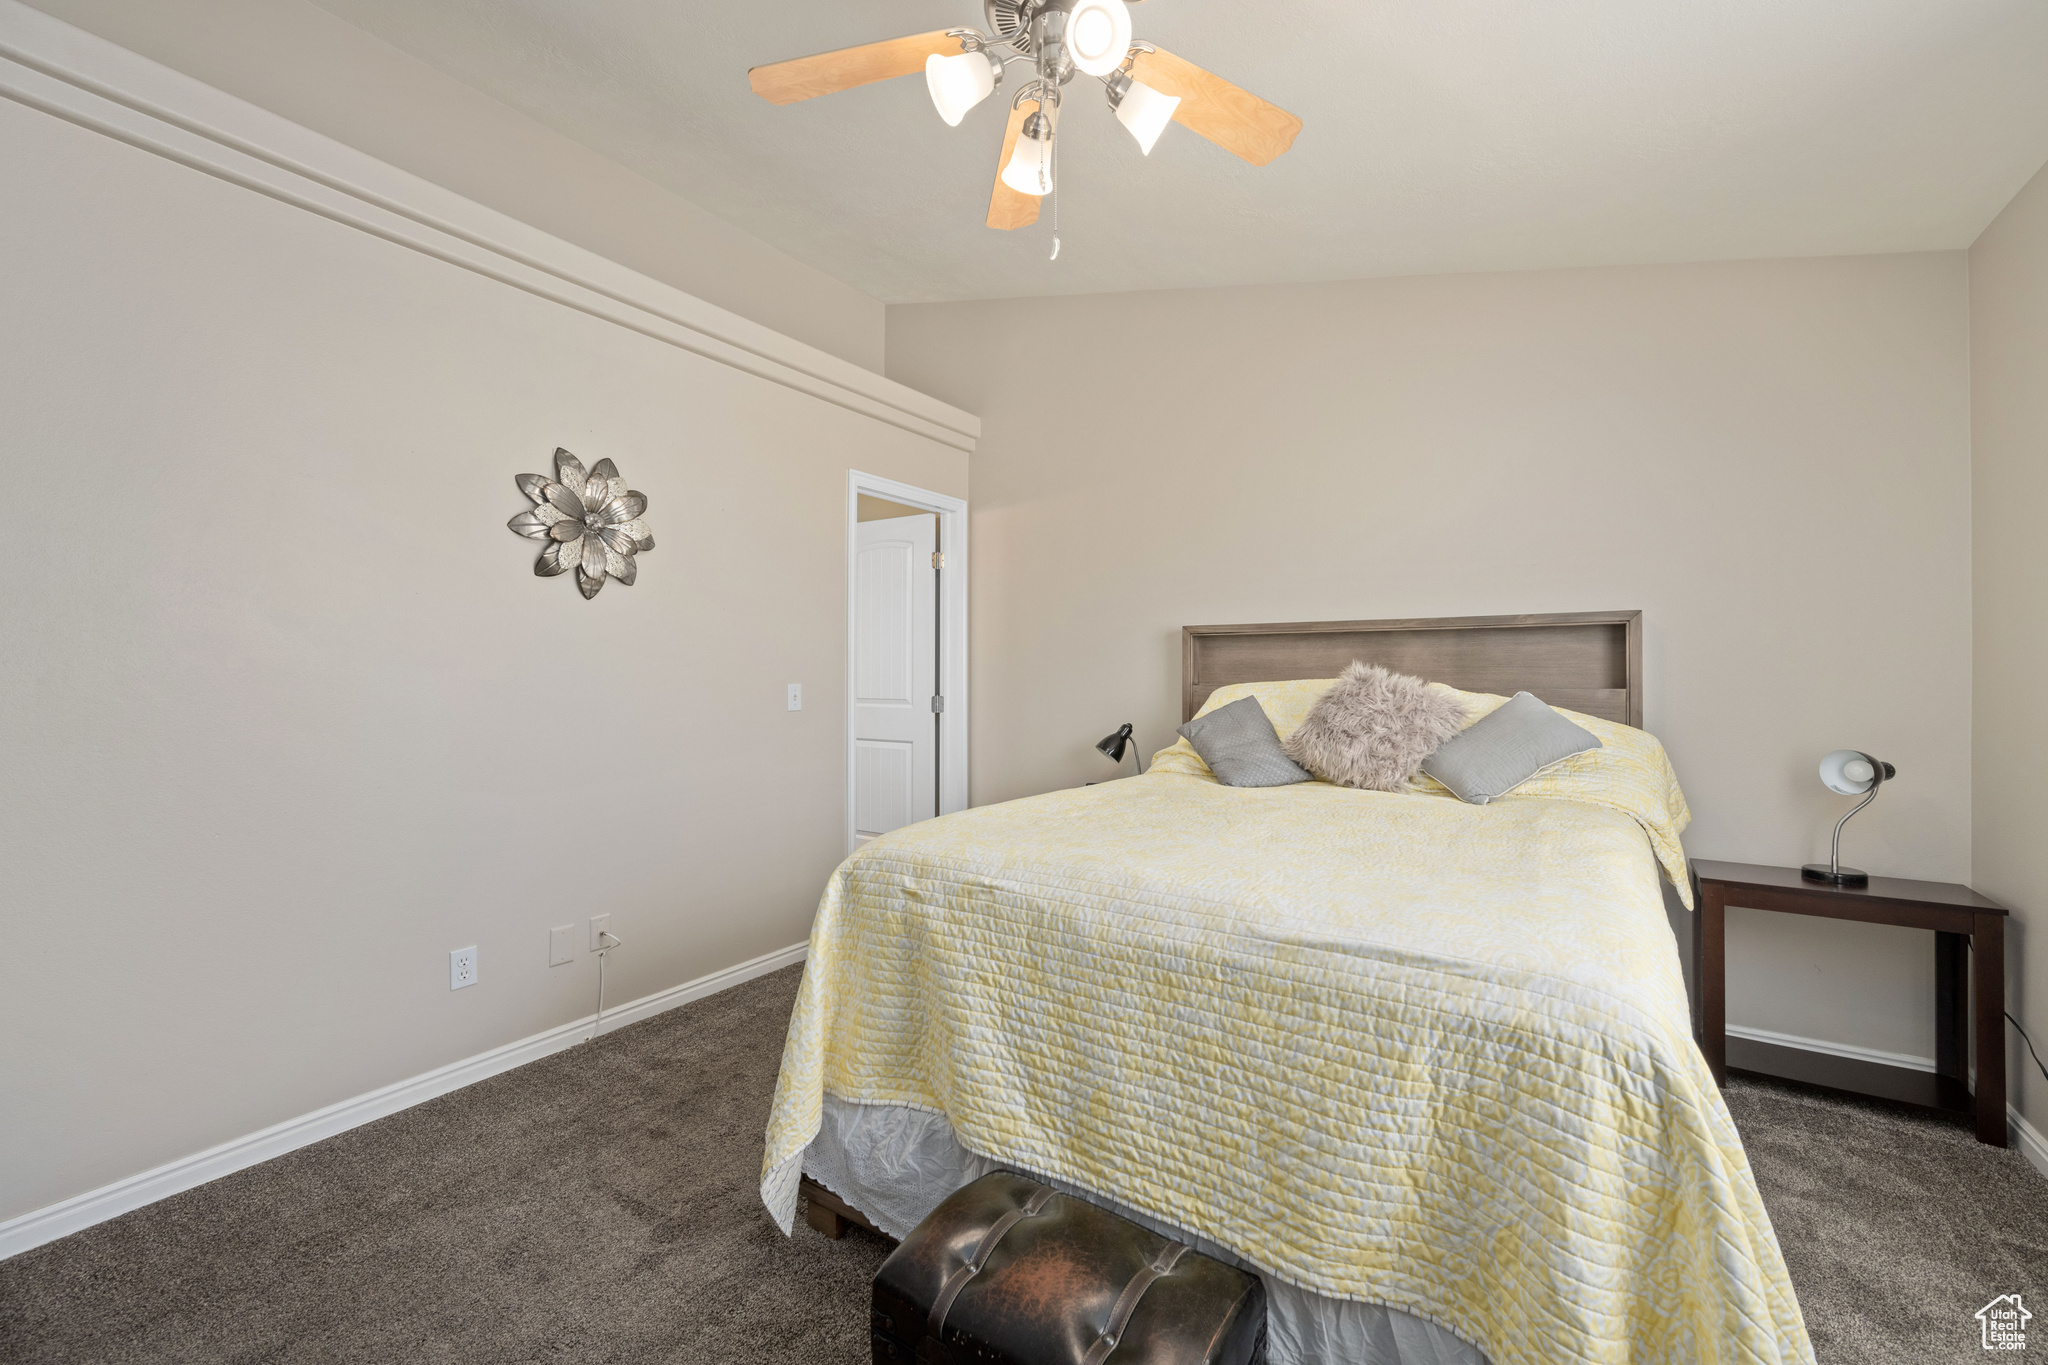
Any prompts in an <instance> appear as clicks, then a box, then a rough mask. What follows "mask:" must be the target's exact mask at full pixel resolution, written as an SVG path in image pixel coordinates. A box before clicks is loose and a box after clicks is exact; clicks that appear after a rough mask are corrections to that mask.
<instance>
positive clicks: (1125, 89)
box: [1108, 71, 1180, 156]
mask: <svg viewBox="0 0 2048 1365" xmlns="http://www.w3.org/2000/svg"><path fill="white" fill-rule="evenodd" d="M1108 85H1109V107H1110V108H1112V109H1114V110H1116V121H1117V122H1118V123H1121V124H1122V125H1123V126H1124V127H1125V128H1127V129H1128V130H1130V134H1131V136H1132V137H1134V138H1136V139H1137V140H1138V150H1139V151H1141V152H1143V153H1144V154H1145V155H1146V156H1150V155H1152V144H1154V143H1155V142H1157V141H1159V135H1160V134H1161V133H1163V132H1165V131H1166V125H1167V124H1169V123H1171V122H1173V111H1174V110H1176V109H1178V108H1180V96H1178V95H1162V94H1160V93H1159V92H1158V91H1157V90H1154V89H1153V88H1152V87H1151V86H1149V85H1147V84H1145V82H1143V81H1137V80H1132V79H1131V77H1130V75H1129V74H1128V73H1127V72H1123V71H1119V72H1116V73H1115V74H1114V75H1112V76H1111V77H1110V78H1109V81H1108Z"/></svg>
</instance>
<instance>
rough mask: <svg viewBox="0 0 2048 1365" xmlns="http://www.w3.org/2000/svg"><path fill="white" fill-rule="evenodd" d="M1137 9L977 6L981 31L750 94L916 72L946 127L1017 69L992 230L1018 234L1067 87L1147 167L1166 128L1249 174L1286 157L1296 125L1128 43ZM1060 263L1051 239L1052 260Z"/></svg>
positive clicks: (1051, 181)
mask: <svg viewBox="0 0 2048 1365" xmlns="http://www.w3.org/2000/svg"><path fill="white" fill-rule="evenodd" d="M1130 3H1136V0H1128V3H1127V0H982V12H983V14H984V15H985V16H986V17H987V21H988V31H987V32H983V31H982V30H980V29H972V28H956V29H941V30H938V31H936V32H932V33H918V34H912V35H911V36H909V37H907V38H892V39H890V40H889V41H887V42H881V43H869V44H866V45H865V46H862V47H849V48H841V49H840V50H838V51H836V52H821V53H819V54H818V55H816V56H814V57H798V58H796V59H794V60H792V61H786V62H772V63H770V64H768V65H766V66H757V67H755V68H754V69H753V70H751V71H749V72H748V73H747V79H748V82H749V83H750V84H751V85H752V86H753V89H754V92H755V93H756V94H758V95H760V96H761V97H762V98H763V99H766V100H768V101H769V102H770V103H773V104H793V103H795V102H796V101H798V100H807V99H811V98H813V97H815V96H818V95H829V94H832V93H834V92H836V91H840V90H850V89H852V88H853V87H855V86H858V85H867V84H869V83H870V82H873V81H883V80H890V79H892V78H894V77H897V76H907V75H910V74H911V73H913V72H915V71H917V70H919V69H922V70H923V71H924V75H925V87H926V89H927V90H928V91H929V92H930V94H931V98H932V106H933V107H934V108H935V109H937V110H938V111H939V117H940V118H942V119H944V120H945V121H946V124H947V126H948V127H955V128H957V127H959V126H960V122H961V120H962V119H964V118H966V117H967V113H968V111H969V110H971V109H973V108H974V107H975V106H976V105H978V104H980V103H982V102H983V101H984V100H986V99H987V98H988V97H989V96H990V95H992V94H994V93H995V92H996V90H998V89H999V88H1001V86H1002V84H1003V73H1004V70H1005V69H1006V68H1007V67H1008V66H1009V64H1010V63H1012V62H1024V63H1026V64H1027V65H1028V66H1029V68H1030V71H1031V75H1030V78H1029V79H1028V80H1027V81H1026V82H1025V83H1024V85H1023V86H1022V87H1021V88H1020V89H1019V90H1018V91H1017V94H1016V96H1015V97H1014V98H1013V99H1012V100H1011V101H1010V118H1009V123H1008V125H1007V127H1006V128H1005V130H1004V140H1003V146H1002V150H1001V152H1000V153H999V154H998V157H997V161H996V165H997V170H998V173H997V176H996V184H995V189H994V190H993V192H992V193H991V194H990V196H989V207H988V225H989V226H990V227H992V228H1003V229H1010V228H1019V227H1024V226H1026V225H1028V224H1031V223H1034V222H1036V221H1038V201H1039V200H1040V199H1041V198H1043V197H1045V196H1047V195H1055V205H1054V218H1055V220H1057V218H1058V206H1057V197H1056V194H1055V192H1056V190H1057V188H1058V176H1057V172H1056V167H1057V164H1058V161H1057V157H1056V155H1055V152H1054V142H1055V137H1056V133H1057V130H1058V126H1059V107H1060V102H1061V91H1062V87H1064V86H1065V85H1066V84H1067V83H1068V82H1069V81H1071V80H1073V78H1074V77H1075V75H1077V74H1079V75H1084V76H1093V77H1095V78H1096V79H1097V80H1100V81H1101V82H1102V83H1103V87H1104V93H1105V94H1106V96H1107V98H1108V104H1109V107H1110V109H1111V110H1113V111H1114V112H1115V114H1116V118H1117V121H1118V122H1119V123H1121V124H1123V126H1124V127H1125V129H1126V130H1128V131H1129V132H1130V134H1131V136H1132V137H1133V138H1135V139H1136V140H1137V143H1138V148H1139V150H1140V151H1141V152H1143V153H1144V154H1145V155H1146V156H1150V155H1151V154H1152V148H1153V146H1154V145H1155V144H1157V143H1158V141H1159V136H1160V134H1161V133H1163V132H1165V131H1166V125H1167V124H1169V123H1178V124H1180V125H1181V126H1182V127H1184V128H1187V129H1190V130H1192V131H1194V132H1196V133H1199V134H1201V135H1202V136H1203V137H1205V138H1207V139H1209V141H1211V142H1213V143H1215V144H1216V145H1217V146H1219V147H1221V148H1223V149H1224V150H1225V151H1227V152H1230V153H1232V154H1233V155H1235V156H1238V157H1241V158H1242V159H1244V160H1245V161H1248V162H1250V163H1251V164H1252V165H1254V166H1263V165H1265V164H1266V163H1267V162H1269V161H1271V160H1272V159H1273V158H1274V157H1276V156H1279V155H1280V154H1281V153H1282V152H1285V151H1286V150H1287V149H1288V148H1289V147H1291V146H1293V145H1294V137H1295V134H1297V133H1299V132H1300V131H1301V120H1300V119H1298V118H1296V117H1295V116H1294V115H1292V114H1290V113H1288V112H1287V111H1286V110H1284V109H1281V108H1278V107H1277V106H1275V105H1272V104H1268V103H1267V102H1266V101H1264V100H1262V99H1260V98H1258V97H1257V96H1256V95H1251V94H1247V93H1246V92H1245V91H1243V90H1240V89H1238V88H1237V87H1236V86H1234V85H1232V84H1231V83H1230V82H1228V81H1226V80H1223V79H1221V78H1219V77H1217V76H1214V75H1211V74H1210V73H1209V72H1207V71H1204V70H1203V69H1202V68H1200V67H1198V66H1196V65H1194V64H1193V63H1192V62H1188V61H1184V60H1182V59H1181V58H1179V57H1176V56H1174V55H1173V54H1172V53H1170V52H1163V51H1160V50H1159V49H1158V48H1155V47H1153V46H1152V45H1151V44H1150V43H1144V42H1137V41H1134V40H1133V38H1132V34H1131V11H1130V8H1129V5H1130ZM1058 254H1059V238H1058V231H1057V228H1055V231H1054V238H1053V255H1054V256H1055V257H1057V256H1058Z"/></svg>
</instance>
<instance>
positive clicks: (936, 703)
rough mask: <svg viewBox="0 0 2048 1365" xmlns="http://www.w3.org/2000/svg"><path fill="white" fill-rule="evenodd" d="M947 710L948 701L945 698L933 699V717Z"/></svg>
mask: <svg viewBox="0 0 2048 1365" xmlns="http://www.w3.org/2000/svg"><path fill="white" fill-rule="evenodd" d="M945 709H946V699H945V698H944V697H933V698H932V714H933V715H937V714H938V713H939V712H941V711H943V710H945Z"/></svg>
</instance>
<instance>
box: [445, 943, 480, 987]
mask: <svg viewBox="0 0 2048 1365" xmlns="http://www.w3.org/2000/svg"><path fill="white" fill-rule="evenodd" d="M475 984H476V945H475V944H473V943H472V944H471V945H470V946H469V947H467V948H457V949H456V950H455V951H454V952H452V953H450V954H448V989H449V990H451V991H459V990H461V989H462V988H463V987H464V986H474V985H475Z"/></svg>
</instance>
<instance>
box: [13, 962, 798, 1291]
mask: <svg viewBox="0 0 2048 1365" xmlns="http://www.w3.org/2000/svg"><path fill="white" fill-rule="evenodd" d="M807 946H808V945H806V944H803V943H797V944H792V945H791V946H789V947H787V948H781V949H777V950H776V951H775V952H772V953H765V954H763V955H762V956H760V957H757V958H754V959H753V960H752V961H750V962H742V963H740V964H739V965H738V966H735V967H727V968H726V969H725V970H724V971H722V972H713V973H712V974H711V975H709V976H700V977H698V978H697V979H696V980H695V981H685V982H684V983H683V984H682V985H680V986H671V987H670V988H669V989H667V990H665V991H656V992H655V993H654V994H653V995H648V996H642V997H641V998H640V999H638V1000H634V1001H629V1002H628V1003H626V1004H624V1005H620V1006H619V1007H618V1008H617V1009H610V1010H606V1011H605V1014H604V1031H605V1032H606V1033H610V1032H612V1031H613V1030H615V1029H621V1028H624V1027H625V1026H626V1025H628V1024H634V1023H638V1022H639V1021H640V1020H642V1019H650V1018H652V1017H654V1016H655V1015H657V1014H660V1013H662V1012H663V1011H665V1010H672V1009H674V1008H676V1007H677V1006H678V1005H687V1004H689V1003H690V1002H691V1001H693V1000H702V999H703V998H704V997H705V996H708V995H716V994H717V993H718V992H720V991H723V990H728V989H730V988H732V987H734V986H737V985H739V984H741V983H742V982H745V981H751V980H753V979H754V978H755V977H757V976H765V975H766V974H767V973H769V972H772V971H777V970H779V969H781V968H783V967H789V966H793V965H795V964H796V963H799V962H802V961H803V960H804V955H805V951H806V948H807ZM595 1020H596V1016H595V1015H585V1016H584V1017H583V1018H581V1019H577V1020H573V1021H572V1022H570V1023H567V1024H563V1025H561V1026H559V1027H557V1028H551V1029H548V1030H547V1031H546V1032H544V1033H536V1034H534V1035H533V1036H532V1037H530V1038H521V1039H520V1040H519V1041H517V1042H514V1043H507V1044H505V1045H504V1046H503V1047H495V1048H492V1049H491V1050H490V1051H489V1052H480V1053H478V1054H477V1055H476V1056H474V1057H466V1058H464V1059H463V1060H461V1061H459V1062H450V1063H449V1064H448V1065H447V1066H443V1067H436V1068H435V1069H434V1070H432V1071H429V1072H426V1073H425V1074H423V1075H419V1076H414V1077H412V1078H411V1079H410V1080H404V1081H399V1082H396V1083H395V1084H392V1085H387V1086H384V1087H383V1088H382V1089H378V1090H372V1091H371V1092H369V1093H368V1094H367V1095H358V1096H356V1097H355V1098H354V1099H349V1100H342V1101H341V1102H340V1103H338V1104H330V1105H328V1106H327V1107H326V1108H324V1109H316V1110H314V1111H313V1112H312V1113H310V1114H301V1115H300V1116H299V1117H298V1118H295V1119H286V1120H285V1121H284V1122H283V1123H279V1124H274V1125H272V1126H271V1127H269V1128H265V1129H263V1130H262V1131H261V1132H257V1133H250V1134H249V1135H248V1136H246V1137H239V1138H235V1139H233V1140H232V1141H229V1142H224V1143H222V1144H221V1145H220V1146H218V1147H211V1148H208V1149H207V1150H206V1151H203V1152H198V1153H195V1154H193V1155H192V1156H188V1157H184V1158H181V1159H180V1160H177V1161H173V1162H169V1163H167V1164H166V1165H162V1166H159V1167H157V1168H156V1169H155V1170H151V1171H144V1172H142V1173H141V1174H140V1175H131V1176H129V1177H128V1178H127V1179H125V1180H117V1181H115V1182H114V1183H113V1184H111V1185H103V1186H101V1187H100V1188H99V1189H96V1190H88V1191H86V1192H85V1193H84V1194H80V1195H74V1196H73V1197H71V1198H70V1199H66V1200H64V1201H63V1202H62V1203H58V1204H52V1205H50V1206H49V1207H48V1208H42V1209H37V1210H35V1211H34V1212H33V1213H25V1214H22V1215H21V1216H20V1217H18V1218H10V1219H8V1220H7V1221H6V1222H4V1223H0V1260H5V1259H6V1258H7V1257H9V1256H15V1255H19V1254H20V1253H21V1252H24V1251H27V1250H29V1249H30V1248H31V1247H39V1246H41V1245H42V1244H43V1243H45V1242H53V1241H55V1240H56V1239H57V1238H59V1237H65V1236H69V1235H70V1234H71V1233H74V1232H77V1231H80V1230H81V1229H83V1228H89V1227H91V1226H92V1225H93V1224H95V1223H101V1222H105V1221H106V1220H107V1219H109V1218H117V1217H119V1216H120V1215H121V1214H124V1213H128V1212H130V1211H132V1210H134V1209H139V1208H141V1207H142V1206H143V1205H145V1204H153V1203H155V1202H156V1201H157V1200H159V1199H165V1198H168V1197H169V1196H171V1195H174V1194H178V1193H181V1192H183V1191H185V1190H189V1189H192V1188H193V1187H195V1186H198V1185H204V1184H205V1183H206V1182H207V1181H209V1180H218V1179H219V1178H220V1177H222V1176H224V1175H230V1174H232V1173H234V1172H236V1171H239V1170H243V1169H246V1168H247V1167H250V1166H254V1165H256V1164H257V1163H258V1162H263V1161H268V1160H270V1158H272V1157H275V1156H283V1155H284V1154H285V1153H286V1152H290V1151H295V1150H297V1149H298V1148H300V1147H304V1146H306V1145H308V1144H310V1143H314V1142H318V1141H320V1140H321V1139H322V1138H329V1137H333V1136H334V1135H335V1134H336V1133H345V1132H347V1131H348V1130H349V1129H351V1128H355V1127H359V1126H360V1125H362V1124H365V1123H368V1122H370V1121H371V1120H373V1119H380V1118H383V1117H384V1116H385V1115H387V1114H395V1113H397V1112H398V1111H399V1110H401V1109H410V1108H411V1107H412V1106H413V1105H415V1104H419V1103H422V1102H423V1101H426V1100H431V1099H433V1098H435V1097H436V1096H438V1095H445V1094H447V1093H449V1092H450V1091H452V1090H460V1089H461V1088H462V1087H464V1086H466V1085H474V1084H475V1083H476V1082H478V1081H481V1080H485V1079H488V1078H489V1077H492V1076H495V1075H498V1074H499V1073H500V1072H504V1071H510V1070H512V1069H513V1068H514V1067H519V1066H524V1065H526V1064H527V1063H528V1062H534V1061H539V1060H540V1059H541V1058H542V1057H546V1056H548V1055H549V1054H551V1053H555V1052H561V1051H564V1050H566V1049H568V1048H572V1047H574V1046H576V1044H578V1043H580V1042H583V1041H584V1040H585V1039H586V1038H588V1037H589V1036H590V1030H591V1025H592V1024H593V1023H594V1022H595Z"/></svg>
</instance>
